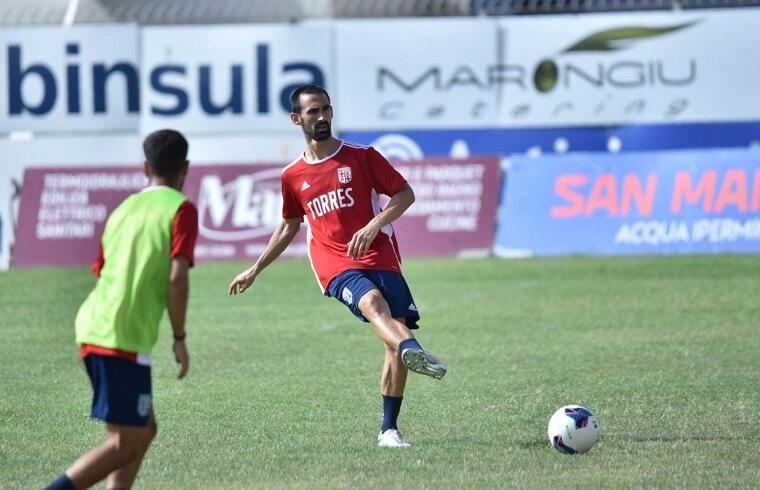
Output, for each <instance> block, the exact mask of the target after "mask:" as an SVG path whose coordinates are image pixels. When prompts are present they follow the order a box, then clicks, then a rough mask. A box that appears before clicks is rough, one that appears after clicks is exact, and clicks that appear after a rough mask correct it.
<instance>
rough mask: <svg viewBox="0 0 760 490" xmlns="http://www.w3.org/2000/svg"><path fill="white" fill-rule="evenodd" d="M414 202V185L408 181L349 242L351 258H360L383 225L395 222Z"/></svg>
mask: <svg viewBox="0 0 760 490" xmlns="http://www.w3.org/2000/svg"><path fill="white" fill-rule="evenodd" d="M412 203H414V191H413V190H412V186H410V185H409V184H408V183H404V184H403V185H402V186H401V188H400V189H399V190H398V191H397V192H396V193H395V194H393V196H391V200H390V202H389V203H388V205H387V206H386V207H385V209H383V211H382V212H380V213H379V214H378V215H376V216H375V217H374V218H372V219H371V220H370V222H369V223H367V225H366V226H365V227H364V228H362V229H360V230H359V231H357V232H356V233H354V236H353V237H352V238H351V241H350V242H349V243H348V255H349V256H350V257H351V258H354V259H358V258H359V257H361V256H362V255H364V253H365V252H367V250H369V247H370V245H372V242H373V241H374V240H375V237H377V234H378V233H380V230H382V229H383V226H385V225H388V224H390V223H393V222H394V221H395V220H397V219H398V218H399V217H400V216H401V215H402V214H404V212H405V211H406V210H407V209H409V206H411V205H412Z"/></svg>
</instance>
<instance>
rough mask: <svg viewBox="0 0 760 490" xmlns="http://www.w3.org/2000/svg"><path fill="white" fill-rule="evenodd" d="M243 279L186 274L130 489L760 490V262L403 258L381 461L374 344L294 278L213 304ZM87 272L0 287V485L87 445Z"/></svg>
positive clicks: (3, 282) (32, 277)
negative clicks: (401, 347)
mask: <svg viewBox="0 0 760 490" xmlns="http://www.w3.org/2000/svg"><path fill="white" fill-rule="evenodd" d="M242 266H243V265H242V264H222V265H201V266H199V267H197V268H196V269H195V270H194V271H193V272H192V293H191V305H190V311H189V327H188V328H189V335H188V342H189V344H188V345H189V348H190V352H191V357H192V362H191V369H190V374H189V377H188V378H187V379H186V380H184V381H177V380H176V379H175V376H176V371H177V370H176V367H175V364H174V362H173V359H172V357H171V355H170V343H169V340H170V336H169V335H168V332H169V327H168V324H166V325H165V326H164V329H163V332H162V333H163V335H162V338H161V340H160V342H159V345H158V346H157V347H156V350H155V352H154V354H155V358H156V359H155V361H154V392H155V395H156V402H155V403H156V411H157V415H158V421H159V427H160V429H159V435H158V437H157V439H156V441H155V443H154V445H153V446H152V449H151V451H150V452H149V453H148V456H147V457H146V460H145V462H144V464H143V468H142V471H141V473H140V476H139V477H138V480H137V484H136V488H145V489H190V488H199V489H201V488H202V489H242V488H276V489H298V488H303V489H321V488H354V487H357V488H496V487H521V488H560V487H561V488H616V489H617V488H640V487H646V488H687V487H688V488H757V485H758V482H760V451H759V450H758V443H760V259H759V258H758V257H756V256H755V257H753V256H720V257H660V258H614V259H599V258H596V259H592V258H567V259H541V260H539V259H531V260H521V261H499V260H491V259H488V260H486V259H484V260H467V261H457V260H416V261H411V260H410V261H408V263H407V264H406V269H405V274H406V276H407V279H408V281H409V283H410V285H411V287H412V291H413V293H414V295H415V299H416V301H417V304H418V305H419V307H420V310H421V313H422V315H423V321H422V325H423V328H422V330H421V331H420V333H419V338H420V339H421V341H422V344H423V345H424V346H426V347H427V348H428V349H430V350H431V351H433V352H435V353H436V354H438V355H440V356H441V357H442V358H443V359H444V360H445V361H446V362H447V363H448V365H449V374H448V375H447V377H446V378H444V380H442V381H440V382H437V381H435V380H432V379H430V378H424V377H421V376H417V375H410V379H409V383H408V386H407V393H406V397H405V400H404V408H403V410H402V413H401V418H400V419H399V424H400V426H401V429H402V430H403V431H404V432H405V433H406V435H407V436H408V437H409V438H410V440H411V441H412V443H413V444H414V446H413V447H412V448H410V449H407V450H393V449H386V448H378V447H376V446H375V437H376V436H377V430H378V424H379V419H380V411H381V405H380V396H379V372H380V367H381V365H382V354H383V352H382V347H381V344H380V342H379V340H377V338H376V337H375V336H374V334H373V333H372V331H371V330H370V328H369V327H367V326H365V325H363V324H361V323H359V322H358V321H356V320H355V319H354V318H353V317H352V316H351V315H350V313H349V312H348V311H347V310H345V308H344V307H342V306H341V305H340V304H338V303H337V302H336V301H334V300H328V299H325V298H322V297H321V296H320V294H319V290H318V288H317V285H316V282H315V280H314V276H313V273H312V271H311V269H310V267H309V266H308V264H307V263H306V262H304V261H292V260H291V261H287V260H285V261H280V262H277V263H275V264H274V265H273V266H271V267H270V268H269V269H268V270H267V271H266V272H265V273H264V274H263V275H262V276H261V277H260V278H259V282H257V283H256V284H255V285H254V286H253V289H251V290H250V291H249V292H247V293H246V294H244V295H243V296H238V297H234V298H231V297H228V296H227V295H226V288H227V285H228V283H229V281H230V280H231V278H232V277H233V276H234V274H235V273H236V272H238V270H239V269H240V268H241V267H242ZM92 284H93V279H92V278H91V277H90V276H89V273H88V271H86V270H85V269H68V270H66V269H55V270H53V269H41V270H20V271H11V272H6V273H0V335H2V341H1V342H0V361H1V362H0V386H1V388H0V389H1V394H2V396H1V397H0V488H4V489H5V488H40V487H42V486H44V485H45V484H46V483H48V482H49V481H50V480H52V479H53V478H55V477H56V476H57V475H58V474H60V473H61V472H62V471H63V470H64V469H65V468H66V467H67V466H68V465H69V464H70V463H71V462H73V460H74V459H75V458H76V457H77V456H79V455H80V454H81V453H83V452H84V451H86V450H88V449H89V448H91V447H93V446H95V445H97V444H99V443H100V441H101V439H102V436H103V426H102V424H100V423H98V422H95V421H91V420H90V419H89V418H88V413H89V403H90V396H91V391H90V387H89V383H88V380H87V377H86V375H85V373H84V370H83V367H82V365H81V362H80V361H79V360H78V358H77V350H76V347H75V346H74V345H73V326H72V324H73V319H74V316H75V313H76V310H77V308H78V306H79V303H80V302H81V300H82V299H83V298H84V296H85V295H86V294H87V292H88V291H89V289H90V288H91V286H92ZM570 403H579V404H583V405H585V406H587V407H589V408H590V409H591V410H592V411H594V413H595V414H596V416H597V418H598V419H599V422H600V426H601V439H600V442H599V443H598V444H597V446H596V447H595V448H594V449H593V450H592V451H591V452H589V453H587V454H585V455H576V456H568V455H563V454H560V453H559V452H557V451H555V450H553V449H551V448H550V447H549V446H548V439H547V436H546V424H547V422H548V419H549V417H550V416H551V414H552V413H553V412H554V410H556V409H557V408H559V407H560V406H562V405H566V404H570Z"/></svg>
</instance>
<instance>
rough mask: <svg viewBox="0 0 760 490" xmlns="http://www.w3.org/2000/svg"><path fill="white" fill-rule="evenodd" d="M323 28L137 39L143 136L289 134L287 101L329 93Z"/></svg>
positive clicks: (163, 32)
mask: <svg viewBox="0 0 760 490" xmlns="http://www.w3.org/2000/svg"><path fill="white" fill-rule="evenodd" d="M331 36H332V31H331V29H330V27H329V25H327V24H315V25H309V24H299V25H297V26H293V25H245V26H221V27H217V26H195V27H160V28H159V27H156V28H144V29H143V31H142V67H143V75H142V82H143V83H142V87H143V95H144V96H143V100H142V125H141V129H142V131H143V132H149V131H152V130H155V129H160V128H164V127H174V128H177V129H179V130H181V131H185V132H188V133H193V132H210V133H214V132H226V133H229V132H258V131H293V130H294V128H293V126H292V124H291V122H290V118H289V114H290V102H289V97H290V93H291V92H292V90H293V89H294V88H295V87H297V86H299V85H302V84H306V83H314V84H317V85H322V86H325V87H326V88H327V89H328V90H329V89H330V86H331V85H332V83H333V82H332V76H331V67H332V62H331V51H330V46H331Z"/></svg>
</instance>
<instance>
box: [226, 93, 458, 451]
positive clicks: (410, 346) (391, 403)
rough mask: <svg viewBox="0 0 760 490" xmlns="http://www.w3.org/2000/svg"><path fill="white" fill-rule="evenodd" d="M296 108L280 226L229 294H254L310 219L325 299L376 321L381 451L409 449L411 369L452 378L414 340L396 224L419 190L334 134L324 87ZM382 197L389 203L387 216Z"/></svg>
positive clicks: (295, 101)
mask: <svg viewBox="0 0 760 490" xmlns="http://www.w3.org/2000/svg"><path fill="white" fill-rule="evenodd" d="M290 103H291V106H292V112H291V114H290V119H291V121H292V122H293V124H295V125H297V126H300V127H301V130H302V132H303V135H304V138H305V140H306V149H305V151H304V152H303V154H302V155H301V156H300V157H299V158H298V159H297V160H296V161H294V162H293V163H291V164H290V165H288V166H287V167H285V168H284V169H283V171H282V198H283V206H282V218H283V220H282V223H281V224H280V225H279V226H278V227H277V229H276V230H275V232H274V234H273V235H272V238H271V239H270V241H269V243H268V245H267V247H266V249H265V250H264V252H263V253H262V254H261V256H260V257H259V258H258V260H257V261H256V263H254V264H253V265H252V266H251V267H250V268H248V269H246V270H244V271H243V272H241V273H240V274H238V275H237V276H236V277H235V278H234V279H233V281H232V283H231V284H230V286H229V294H231V295H234V294H238V293H242V292H243V291H245V290H247V289H248V288H249V287H250V286H251V284H253V282H254V281H255V280H256V277H257V276H258V275H259V274H260V273H261V271H263V270H264V269H265V268H266V267H267V266H268V265H269V264H271V263H272V262H273V261H274V260H275V259H276V258H277V257H278V256H279V255H280V254H281V253H282V252H283V251H284V250H285V249H286V248H287V247H288V245H289V244H290V242H291V241H292V240H293V238H294V237H295V236H296V233H298V230H299V228H300V226H301V222H302V221H303V219H304V217H306V220H307V222H308V250H309V259H310V261H311V265H312V268H313V269H314V273H315V275H316V277H317V281H318V282H319V286H320V288H321V289H322V292H323V293H324V294H325V295H327V296H331V297H333V298H336V299H337V300H339V301H341V302H342V303H343V304H345V305H346V306H347V307H348V308H349V309H350V310H351V311H352V312H353V313H354V315H356V316H357V317H358V318H359V319H361V320H362V321H365V322H369V323H370V325H372V327H373V329H374V330H375V333H376V334H377V335H378V337H380V339H381V340H382V341H383V343H384V344H385V363H384V366H383V372H382V376H381V378H380V391H381V395H382V398H383V422H382V425H381V428H380V434H379V435H378V445H380V446H389V447H407V446H409V445H410V444H409V442H408V441H407V440H406V439H405V438H404V436H403V435H402V434H401V432H399V430H398V426H397V423H396V422H397V418H398V414H399V411H400V409H401V402H402V400H403V395H404V388H405V386H406V376H407V370H411V371H414V372H417V373H420V374H425V375H428V376H432V377H433V378H436V379H441V378H442V377H443V376H444V375H445V374H446V366H445V365H444V364H443V363H442V362H441V361H440V360H439V359H437V358H436V357H435V356H433V355H432V354H430V353H428V352H426V351H425V350H424V349H423V348H422V347H421V346H420V344H419V343H418V342H417V340H416V339H415V337H414V335H412V332H411V330H412V329H416V328H418V326H417V321H418V320H419V318H420V316H419V312H418V311H417V306H416V305H415V303H414V299H413V298H412V294H411V292H410V290H409V287H408V286H407V284H406V281H405V280H404V278H403V276H402V275H401V260H400V258H399V250H398V244H397V243H396V237H395V235H394V234H393V227H392V226H391V223H392V222H393V221H394V220H396V219H397V218H398V217H399V216H401V215H402V214H403V213H404V211H406V209H407V208H408V207H409V206H411V204H412V203H413V202H414V192H413V191H412V188H411V187H410V186H409V184H408V183H407V182H406V180H405V179H404V178H403V177H402V176H401V174H399V173H398V172H397V171H396V170H395V169H394V168H393V167H392V166H391V164H390V163H389V162H388V161H387V160H386V159H385V158H384V157H383V156H382V155H380V153H378V152H377V151H376V150H375V149H373V148H371V147H364V146H360V145H356V144H352V143H348V142H346V141H341V140H338V139H336V138H334V137H333V136H332V129H331V122H332V118H333V107H332V105H331V104H330V96H329V95H328V94H327V92H326V91H325V90H324V89H323V88H322V87H318V86H315V85H305V86H302V87H299V88H297V89H296V90H295V91H294V92H293V94H292V95H291V98H290ZM380 194H385V195H387V196H390V197H391V199H390V202H389V203H388V205H387V206H386V207H385V209H380V206H379V203H378V196H379V195H380Z"/></svg>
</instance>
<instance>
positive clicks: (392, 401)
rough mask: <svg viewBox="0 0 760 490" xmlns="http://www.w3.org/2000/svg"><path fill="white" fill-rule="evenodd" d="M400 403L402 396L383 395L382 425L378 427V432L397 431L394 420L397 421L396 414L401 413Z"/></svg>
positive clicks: (402, 399)
mask: <svg viewBox="0 0 760 490" xmlns="http://www.w3.org/2000/svg"><path fill="white" fill-rule="evenodd" d="M402 401H404V397H403V396H390V395H383V425H381V426H380V432H385V431H386V430H388V429H398V426H397V425H396V420H397V419H398V413H399V412H400V411H401V402H402Z"/></svg>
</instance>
